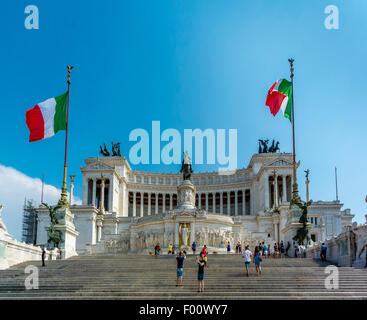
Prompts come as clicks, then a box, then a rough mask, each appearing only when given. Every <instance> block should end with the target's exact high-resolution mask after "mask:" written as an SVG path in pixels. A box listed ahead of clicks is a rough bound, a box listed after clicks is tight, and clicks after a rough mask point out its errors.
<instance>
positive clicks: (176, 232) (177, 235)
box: [175, 222, 180, 248]
mask: <svg viewBox="0 0 367 320" xmlns="http://www.w3.org/2000/svg"><path fill="white" fill-rule="evenodd" d="M178 227H179V226H178V222H176V223H175V247H176V248H178V246H179V244H180V240H179V239H180V238H179V234H178V233H179V230H178Z"/></svg>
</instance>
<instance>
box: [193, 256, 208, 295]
mask: <svg viewBox="0 0 367 320" xmlns="http://www.w3.org/2000/svg"><path fill="white" fill-rule="evenodd" d="M195 263H197V264H198V265H199V269H198V292H204V268H205V266H206V261H205V260H204V253H203V252H200V258H199V257H196V259H195Z"/></svg>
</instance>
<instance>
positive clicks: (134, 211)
mask: <svg viewBox="0 0 367 320" xmlns="http://www.w3.org/2000/svg"><path fill="white" fill-rule="evenodd" d="M133 217H136V192H135V191H134V192H133Z"/></svg>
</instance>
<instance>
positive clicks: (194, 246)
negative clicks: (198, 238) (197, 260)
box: [191, 241, 196, 255]
mask: <svg viewBox="0 0 367 320" xmlns="http://www.w3.org/2000/svg"><path fill="white" fill-rule="evenodd" d="M191 249H192V253H193V254H194V255H195V251H196V242H195V241H194V242H193V243H192V245H191Z"/></svg>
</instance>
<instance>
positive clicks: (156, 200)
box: [155, 193, 158, 214]
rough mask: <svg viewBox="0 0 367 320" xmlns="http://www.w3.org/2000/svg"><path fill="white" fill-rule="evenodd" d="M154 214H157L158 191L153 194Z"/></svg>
mask: <svg viewBox="0 0 367 320" xmlns="http://www.w3.org/2000/svg"><path fill="white" fill-rule="evenodd" d="M155 214H158V193H156V194H155Z"/></svg>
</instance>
